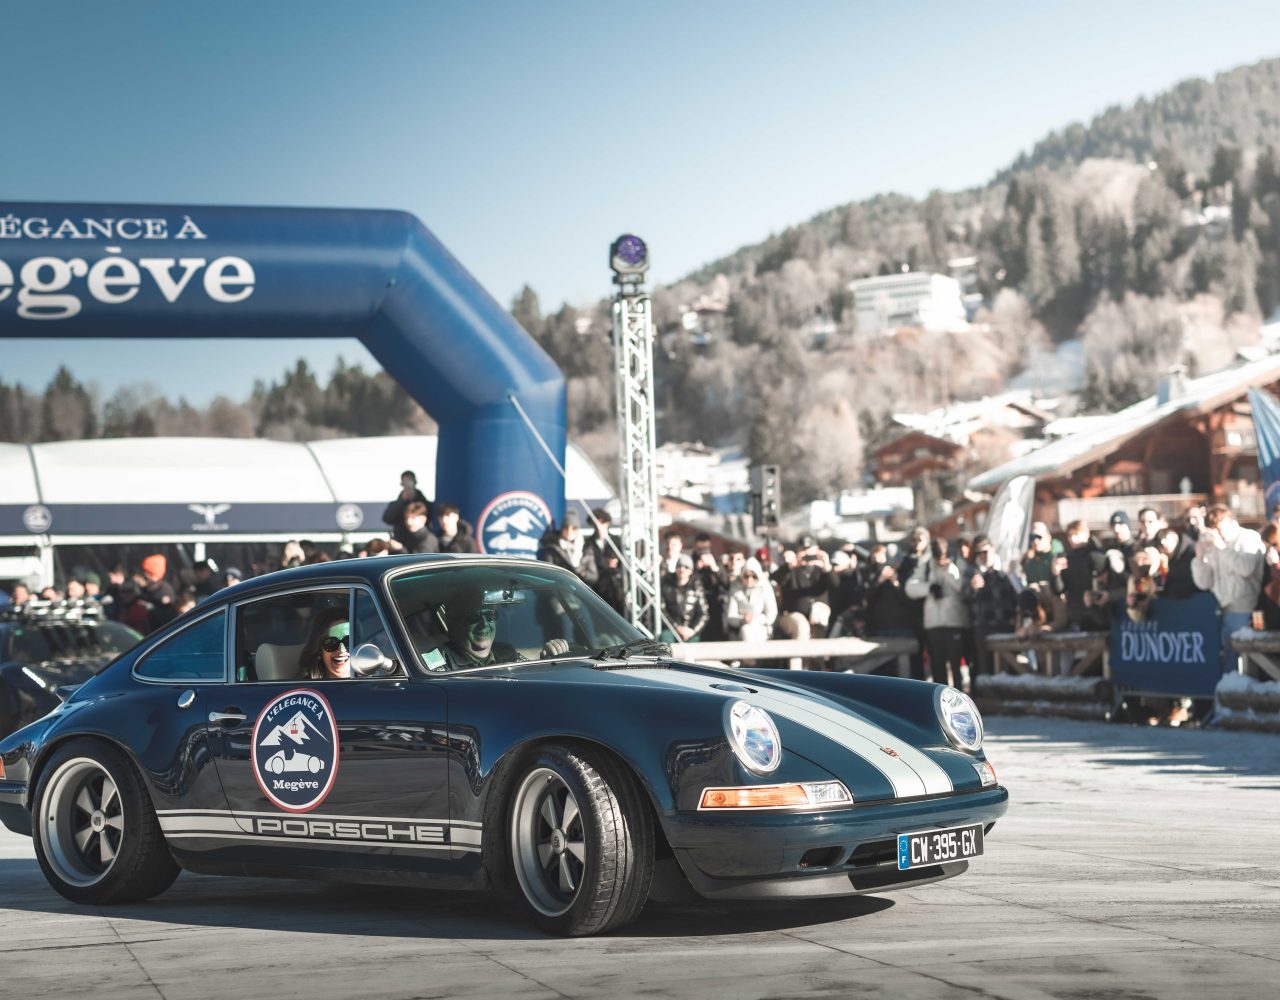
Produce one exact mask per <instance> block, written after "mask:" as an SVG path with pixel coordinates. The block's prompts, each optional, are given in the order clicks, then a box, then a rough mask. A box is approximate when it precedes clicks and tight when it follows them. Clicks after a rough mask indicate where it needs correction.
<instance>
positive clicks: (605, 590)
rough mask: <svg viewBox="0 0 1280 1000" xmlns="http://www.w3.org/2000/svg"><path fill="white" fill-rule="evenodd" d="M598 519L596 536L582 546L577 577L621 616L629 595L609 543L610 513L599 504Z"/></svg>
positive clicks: (593, 513) (619, 565) (616, 558)
mask: <svg viewBox="0 0 1280 1000" xmlns="http://www.w3.org/2000/svg"><path fill="white" fill-rule="evenodd" d="M591 517H592V519H593V520H594V522H595V528H596V531H595V535H594V536H593V537H592V538H591V539H590V541H588V542H587V543H586V544H585V545H584V546H583V549H582V562H581V563H580V564H579V566H578V576H580V577H581V578H582V582H583V583H585V584H586V585H587V586H588V587H590V588H591V589H592V590H594V591H595V592H596V593H597V594H599V595H600V597H601V598H602V599H603V600H604V602H605V604H607V605H609V607H611V608H613V610H614V611H616V612H618V614H620V615H625V614H626V607H627V595H626V590H625V588H624V585H623V580H622V568H621V561H620V560H619V558H618V554H617V552H616V551H615V549H614V548H613V547H611V546H610V544H609V542H608V537H609V524H610V523H611V522H612V518H611V517H610V516H609V512H608V511H607V510H605V509H604V508H603V507H599V508H597V509H595V510H593V511H592V512H591Z"/></svg>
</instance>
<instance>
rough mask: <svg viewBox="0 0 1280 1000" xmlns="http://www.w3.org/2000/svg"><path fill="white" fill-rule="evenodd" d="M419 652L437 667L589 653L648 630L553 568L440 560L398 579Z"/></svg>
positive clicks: (395, 584) (396, 587)
mask: <svg viewBox="0 0 1280 1000" xmlns="http://www.w3.org/2000/svg"><path fill="white" fill-rule="evenodd" d="M391 596H392V599H393V600H394V601H395V604H396V607H397V609H398V610H399V612H400V615H401V617H402V618H403V619H404V623H405V626H406V627H407V628H408V631H409V636H410V638H411V639H412V640H413V645H414V652H415V653H416V654H417V656H418V658H419V660H420V662H421V663H422V664H423V665H424V666H425V667H426V668H427V669H428V670H433V671H444V670H464V669H467V668H469V667H479V666H491V665H495V664H508V663H520V662H523V661H527V660H538V659H546V658H548V657H551V656H564V655H576V656H589V655H591V654H594V653H598V652H600V651H601V650H603V649H607V648H609V647H613V646H618V645H621V644H625V643H631V642H641V641H643V640H644V639H645V638H646V636H645V635H644V633H642V632H641V631H640V630H639V629H637V628H636V627H635V626H634V625H631V624H630V623H628V622H627V621H625V620H624V619H623V618H621V617H620V616H619V615H618V614H617V613H616V612H614V611H613V610H612V609H611V608H610V607H609V606H608V605H607V604H605V603H604V601H602V600H601V599H600V598H599V597H597V596H596V594H595V593H594V592H593V591H592V590H591V589H590V588H589V587H587V586H586V585H585V584H584V583H582V581H580V580H579V579H578V578H577V577H575V576H573V575H571V574H569V573H566V572H564V571H562V570H558V569H555V568H554V567H550V566H546V565H542V564H538V563H530V564H529V565H528V566H511V565H507V566H492V565H490V566H483V565H481V566H477V565H462V566H439V567H430V568H424V569H420V570H415V571H412V572H409V573H404V574H401V575H399V576H395V577H393V578H392V579H391Z"/></svg>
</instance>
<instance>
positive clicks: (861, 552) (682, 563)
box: [0, 471, 1280, 688]
mask: <svg viewBox="0 0 1280 1000" xmlns="http://www.w3.org/2000/svg"><path fill="white" fill-rule="evenodd" d="M589 519H590V521H591V524H590V526H589V528H590V530H591V534H590V535H589V536H588V535H586V534H585V533H584V526H583V525H582V523H581V519H580V515H579V512H578V511H577V510H575V509H572V508H571V509H569V510H568V511H567V512H566V514H565V516H564V518H563V521H562V523H561V524H560V525H559V526H558V527H553V528H552V529H550V530H548V532H547V533H546V534H545V535H544V536H543V538H542V539H541V541H540V544H539V547H538V558H539V559H542V560H544V561H546V562H550V563H553V564H555V565H558V566H561V567H563V568H565V569H568V570H569V571H571V572H573V573H576V574H577V575H578V576H579V577H580V578H581V579H582V580H583V581H584V582H585V583H586V584H587V585H588V586H590V587H591V588H592V589H593V590H594V591H595V592H596V593H597V594H599V595H600V597H601V598H602V599H603V600H604V601H605V602H606V603H607V604H609V605H610V606H611V607H612V608H614V609H615V610H616V611H618V612H620V613H625V611H626V608H625V592H624V586H623V576H622V572H621V567H620V563H619V553H618V550H617V548H616V546H615V545H614V543H613V542H612V541H611V540H610V538H609V527H610V517H609V514H608V513H607V512H606V511H604V510H602V509H601V510H595V511H591V512H590V515H589ZM383 521H384V522H385V523H386V524H387V526H388V529H389V530H388V534H387V537H385V538H383V537H375V538H373V539H371V540H370V541H369V542H368V543H367V544H365V545H364V546H362V547H360V548H359V549H358V550H357V549H354V548H351V547H346V548H344V549H339V550H337V552H336V553H330V552H329V551H328V550H326V549H325V548H324V547H323V546H319V545H315V544H312V543H310V542H307V541H293V542H289V543H288V544H286V545H285V546H284V549H283V552H282V553H281V554H280V558H279V559H274V558H270V557H268V558H265V559H264V560H263V561H262V562H254V563H252V564H248V565H249V567H250V570H249V572H248V573H247V574H246V573H242V571H241V570H240V569H238V568H236V567H228V568H226V569H220V568H219V567H218V566H217V564H216V563H214V562H213V560H203V561H200V562H197V563H195V565H194V566H190V567H182V568H180V569H178V570H176V571H175V570H174V569H173V567H171V566H170V565H169V561H168V560H167V559H166V557H165V556H164V555H162V554H160V553H153V554H151V555H148V556H147V557H146V558H144V559H142V560H141V562H140V563H139V564H138V565H137V566H135V567H133V568H132V570H131V571H130V570H127V569H126V567H124V566H116V567H115V568H113V569H111V570H110V571H108V572H107V573H106V574H105V576H106V578H105V580H104V579H103V578H102V577H101V576H99V574H97V573H95V572H91V571H88V570H85V569H83V568H77V569H74V570H73V571H72V572H71V573H70V574H69V575H68V576H67V578H66V579H65V581H64V582H63V583H61V584H60V585H59V586H56V587H46V588H45V589H44V590H42V591H41V592H40V593H39V594H33V593H32V592H31V591H30V590H29V589H28V587H27V586H25V585H24V584H22V583H18V584H16V585H15V586H14V587H13V588H12V592H11V593H7V592H5V591H4V590H0V605H3V604H5V603H16V604H22V603H24V602H25V601H27V600H30V599H33V598H38V599H42V600H51V601H61V600H71V601H77V600H88V601H99V602H101V603H102V605H103V607H104V609H105V611H106V613H107V614H108V615H109V616H110V617H112V618H114V619H116V620H118V621H120V622H122V623H124V624H126V625H129V626H131V627H133V628H135V629H136V630H137V631H139V632H140V633H142V634H144V635H145V634H147V633H149V632H152V631H154V630H156V629H157V628H160V627H162V626H163V625H165V624H167V623H168V622H170V621H172V620H173V619H174V618H175V617H177V616H178V615H180V614H182V613H183V612H184V611H186V610H188V609H190V608H191V607H194V606H195V605H196V604H197V603H198V602H199V601H201V600H203V599H204V598H206V597H208V596H210V595H211V594H213V593H215V592H217V591H218V590H220V589H222V588H223V587H226V586H229V585H231V584H234V583H236V582H238V581H239V580H241V579H243V578H246V577H249V576H256V575H259V574H260V573H265V572H270V571H272V570H274V569H279V568H283V567H290V566H299V565H305V564H310V563H318V562H326V561H329V560H330V559H333V558H371V557H377V556H380V555H389V554H394V553H423V552H446V553H475V552H478V551H479V546H478V545H477V541H476V538H475V532H474V530H473V528H472V526H471V525H470V524H469V523H468V522H467V521H465V520H463V519H462V517H461V516H460V511H459V509H458V507H457V506H456V505H455V504H452V503H441V504H439V505H437V506H435V508H434V509H433V506H432V503H431V501H429V500H428V499H427V498H426V497H425V496H424V495H423V493H422V492H421V491H420V490H419V489H418V487H417V480H416V477H415V476H414V474H413V473H412V472H411V471H406V472H405V473H404V474H403V475H402V476H401V481H400V490H399V492H398V494H397V495H396V497H395V498H394V499H393V500H392V501H391V502H390V503H389V504H388V505H387V507H386V509H385V511H384V512H383ZM662 544H663V550H662V557H661V602H660V603H661V610H662V616H663V625H664V628H663V636H662V637H663V638H664V639H666V640H668V641H680V642H700V641H717V640H725V639H743V640H747V641H753V642H758V641H764V640H767V639H771V638H787V639H808V638H824V637H828V636H829V637H839V636H862V637H867V638H872V639H874V638H913V639H915V640H917V642H918V644H919V648H920V650H921V652H920V653H919V654H918V655H916V656H915V657H914V658H913V669H914V671H915V673H916V675H917V676H919V677H922V678H926V677H927V678H931V679H932V680H934V681H936V682H939V683H953V684H955V685H956V686H959V687H964V688H969V687H970V686H971V684H972V682H973V678H975V677H976V676H978V675H981V674H984V673H990V672H991V670H992V666H993V664H992V656H991V653H990V651H989V649H988V648H987V640H988V637H989V636H991V635H994V634H1007V633H1015V634H1017V635H1019V636H1020V637H1022V638H1024V639H1032V638H1034V636H1035V635H1036V634H1037V633H1039V632H1044V631H1049V630H1056V631H1075V630H1083V631H1091V630H1106V629H1108V628H1109V627H1110V624H1111V621H1112V619H1113V617H1114V616H1116V615H1120V614H1122V615H1126V616H1128V617H1129V618H1131V619H1133V620H1138V621H1140V620H1142V619H1144V618H1145V617H1146V615H1147V613H1148V610H1149V609H1150V607H1151V602H1152V600H1153V599H1154V598H1156V597H1158V596H1160V595H1167V596H1170V597H1175V598H1184V597H1189V596H1191V595H1193V594H1196V593H1200V592H1208V593H1211V594H1213V596H1214V598H1215V599H1216V600H1217V603H1218V605H1219V606H1220V608H1221V610H1222V627H1223V633H1224V637H1225V636H1227V635H1229V634H1230V633H1231V632H1233V631H1235V630H1237V629H1239V628H1241V627H1243V626H1245V625H1247V624H1249V623H1250V616H1251V615H1252V614H1254V613H1255V612H1256V613H1257V614H1258V615H1260V616H1261V618H1262V619H1263V621H1264V622H1265V627H1266V628H1268V629H1273V630H1280V505H1278V506H1277V508H1276V509H1275V510H1274V511H1273V517H1272V521H1271V522H1270V523H1268V524H1267V525H1266V526H1265V528H1264V529H1263V531H1262V532H1261V534H1260V533H1259V532H1256V531H1253V530H1251V529H1248V528H1245V527H1242V526H1241V525H1240V524H1239V523H1238V521H1237V520H1236V518H1235V516H1234V514H1233V513H1232V511H1231V509H1230V508H1228V507H1226V506H1221V505H1218V506H1213V507H1209V508H1208V509H1207V510H1206V509H1205V508H1204V507H1200V506H1193V507H1191V508H1189V509H1188V510H1187V511H1186V512H1185V513H1184V515H1183V517H1182V518H1181V519H1180V520H1179V522H1178V523H1176V524H1174V525H1170V524H1167V523H1166V522H1165V521H1164V519H1163V518H1161V517H1160V515H1159V514H1158V513H1157V512H1156V511H1155V510H1153V509H1150V508H1147V509H1143V510H1142V511H1140V512H1139V513H1138V516H1137V526H1136V529H1135V526H1134V524H1133V523H1132V522H1131V521H1130V518H1129V516H1128V515H1127V514H1126V513H1125V512H1123V511H1117V512H1116V513H1115V514H1114V515H1113V516H1112V517H1111V518H1110V521H1109V530H1108V531H1107V532H1106V533H1104V534H1103V535H1102V536H1101V537H1095V535H1094V533H1093V532H1092V531H1091V530H1090V528H1089V526H1088V524H1086V523H1085V522H1083V521H1073V522H1071V523H1070V524H1068V525H1066V526H1065V530H1064V531H1063V532H1062V537H1061V538H1056V537H1054V534H1053V533H1052V532H1051V531H1050V529H1049V527H1048V525H1046V524H1044V523H1041V522H1036V523H1035V524H1033V525H1032V526H1031V531H1030V533H1029V539H1028V543H1027V546H1026V549H1025V551H1024V552H1023V553H1022V554H1021V556H1020V558H1018V559H1017V560H1015V561H1013V562H1012V564H1011V565H1008V566H1004V565H1001V561H1000V558H999V556H998V555H997V553H996V551H995V548H994V547H993V545H992V542H991V540H990V539H989V538H988V537H987V536H985V535H982V534H979V535H975V536H973V537H972V538H960V539H957V540H954V541H951V542H944V541H943V540H941V539H936V538H931V537H930V535H929V532H928V531H927V530H926V529H925V528H923V527H920V528H916V529H914V530H913V531H911V532H909V533H908V534H907V535H906V536H905V537H904V538H903V540H902V542H901V543H900V544H899V545H898V546H896V547H895V548H892V549H891V548H890V547H887V546H886V545H883V544H873V545H871V546H870V547H869V548H866V549H864V548H861V547H859V546H855V545H851V544H845V545H843V546H841V547H840V548H837V549H835V550H833V551H830V552H828V551H825V550H824V549H823V548H821V547H819V545H818V544H817V543H816V541H815V540H814V539H813V538H812V537H809V536H804V537H801V538H799V539H798V540H797V542H796V544H795V545H794V546H791V547H781V546H776V545H762V546H760V547H759V548H758V549H756V550H755V551H754V552H751V551H748V550H747V549H746V548H745V547H742V546H733V545H729V546H728V547H727V549H726V550H725V551H722V552H721V553H720V554H719V555H717V554H716V553H715V551H714V543H713V539H712V538H711V537H710V536H709V535H706V534H699V535H696V536H695V537H694V538H693V542H692V547H691V548H688V549H687V548H686V544H685V538H684V536H683V535H682V534H681V533H680V532H679V531H678V530H671V531H669V532H668V533H666V535H665V536H664V537H663V540H662ZM721 544H722V545H723V544H724V542H723V540H721ZM1259 624H1261V623H1259ZM1223 647H1224V649H1226V648H1228V647H1227V644H1226V643H1225V642H1224V643H1223ZM1228 655H1229V656H1230V655H1232V654H1228ZM1227 666H1228V668H1230V666H1232V664H1230V663H1228V664H1227Z"/></svg>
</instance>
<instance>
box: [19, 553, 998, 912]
mask: <svg viewBox="0 0 1280 1000" xmlns="http://www.w3.org/2000/svg"><path fill="white" fill-rule="evenodd" d="M982 736H983V730H982V720H981V718H980V717H979V715H978V711H977V709H976V708H975V707H974V705H973V703H972V702H971V701H970V700H969V699H968V698H967V697H965V696H964V695H963V694H961V693H960V692H958V691H956V690H954V689H952V688H948V687H941V686H938V685H934V684H927V683H924V682H919V681H910V680H902V679H898V678H890V677H878V676H856V675H851V674H839V673H819V672H814V673H809V672H799V671H797V672H791V671H773V670H728V669H716V668H711V667H705V666H695V665H691V664H686V663H680V662H676V661H674V660H672V658H671V656H670V652H669V650H668V649H667V647H665V646H663V645H662V644H659V643H655V642H653V641H652V640H650V639H649V638H648V637H647V636H645V635H644V634H643V633H641V632H640V631H639V630H637V629H636V628H634V627H633V626H631V625H629V624H628V623H627V622H625V621H624V620H622V619H621V618H619V617H618V616H617V615H616V614H614V613H613V612H612V611H611V610H610V609H609V608H608V607H607V606H606V605H605V604H604V603H603V602H602V601H600V600H599V599H598V598H597V597H596V596H595V595H594V594H593V593H592V592H591V591H590V590H589V589H588V588H587V587H585V586H584V585H583V584H582V583H581V582H580V581H579V580H578V579H577V578H576V577H574V576H573V575H572V574H570V573H567V572H564V571H562V570H559V569H556V568H554V567H551V566H547V565H545V564H541V563H534V562H529V561H524V560H512V559H490V558H483V557H447V556H441V557H397V558H379V559H364V560H348V561H345V562H334V563H326V564H323V565H318V566H307V567H302V568H298V569H293V570H286V571H284V572H281V573H275V574H272V575H270V576H264V577H260V578H258V579H256V580H252V581H249V582H247V583H243V584H240V585H238V586H236V587H233V588H231V589H229V590H225V591H223V592H221V593H219V594H218V595H216V596H215V597H214V598H213V599H211V600H209V601H206V602H205V603H204V604H202V605H200V606H199V607H197V608H196V609H194V610H193V611H191V612H188V613H187V614H186V615H184V616H183V617H182V618H180V619H178V620H177V621H175V622H174V623H173V624H172V625H171V626H170V627H168V628H166V629H164V630H163V631H162V632H159V633H157V634H154V635H152V636H150V637H148V638H147V639H146V640H145V641H144V642H142V643H141V644H139V645H138V646H137V647H135V648H134V649H132V650H130V651H129V652H128V653H126V654H124V655H123V656H121V657H119V658H118V659H117V660H116V661H115V662H114V663H113V664H111V665H110V666H108V667H107V668H106V669H105V670H104V671H102V672H101V673H100V674H98V675H97V676H95V677H93V678H92V679H91V680H89V681H88V682H87V683H85V684H84V685H83V686H81V687H80V688H79V689H77V690H76V691H74V693H72V694H70V695H69V697H68V698H67V700H66V701H65V702H63V703H62V704H61V705H60V706H59V707H58V708H57V709H55V710H54V711H53V712H51V713H50V714H49V715H47V716H45V717H44V718H43V719H40V720H39V721H37V722H34V723H32V724H30V725H28V726H26V727H25V728H23V729H21V730H19V731H17V732H16V733H13V734H12V735H10V736H9V737H7V738H5V739H4V740H3V742H0V765H2V766H0V819H3V821H4V823H5V825H6V826H8V827H9V828H10V829H11V830H16V831H19V832H21V833H25V834H28V835H31V836H32V837H33V838H34V840H35V848H36V855H37V858H38V859H39V862H40V867H41V868H42V870H43V871H44V873H45V875H46V877H47V878H48V879H49V882H50V884H51V885H52V886H53V888H54V889H56V890H57V891H58V892H59V893H61V894H62V895H64V896H66V897H67V898H68V899H71V900H74V901H76V902H80V903H87V904H93V905H100V904H106V903H120V902H126V901H134V900H140V899H145V898H148V897H150V896H154V895H156V894H157V893H160V892H163V891H164V890H165V889H166V888H167V887H168V886H169V884H170V883H171V882H172V881H173V880H174V878H175V877H176V876H177V874H178V872H179V870H180V869H182V868H186V869H188V870H190V871H194V872H205V873H214V874H234V875H245V874H249V875H272V876H286V877H295V878H314V879H329V880H337V881H349V882H388V883H395V884H411V885H412V884H417V885H422V886H432V887H441V888H509V889H511V890H514V892H515V893H516V894H517V895H518V897H519V898H520V899H521V900H522V901H523V904H524V905H525V907H526V908H527V910H528V912H529V914H530V916H531V917H532V919H533V920H534V921H535V922H536V923H537V924H538V925H539V926H541V927H542V928H544V929H546V930H549V931H553V932H558V933H563V934H592V933H599V932H602V931H608V930H611V929H613V928H616V927H620V926H621V925H623V924H625V923H627V922H628V921H630V920H632V919H634V918H635V917H636V915H637V914H638V913H639V912H640V910H641V908H642V907H643V906H644V904H645V901H646V900H647V899H648V898H650V896H651V895H654V896H658V895H668V894H670V893H674V892H683V893H686V894H687V893H689V892H690V890H692V891H693V892H694V893H696V894H699V895H701V896H703V897H706V898H709V899H725V900H729V899H762V898H778V899H787V898H792V899H793V898H810V897H821V896H842V895H850V894H857V893H867V892H880V891H884V890H889V889H898V888H903V887H906V886H916V885H921V884H923V883H927V882H935V881H938V880H940V879H945V878H950V877H951V876H953V875H958V874H960V873H961V872H963V871H965V869H966V868H967V867H968V862H969V859H971V858H974V857H977V856H979V855H981V854H982V853H983V849H984V844H983V840H984V836H985V835H986V834H987V833H988V832H989V831H990V830H991V826H992V824H993V823H994V822H995V820H996V819H997V818H998V817H999V816H1001V815H1002V814H1003V813H1004V811H1005V809H1006V807H1007V804H1008V793H1007V792H1006V791H1005V789H1004V788H1002V787H1001V786H1000V785H999V784H997V781H996V775H995V771H994V769H993V768H992V766H991V765H990V764H989V763H988V762H987V760H986V758H985V756H984V754H983V751H982Z"/></svg>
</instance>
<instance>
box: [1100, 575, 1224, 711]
mask: <svg viewBox="0 0 1280 1000" xmlns="http://www.w3.org/2000/svg"><path fill="white" fill-rule="evenodd" d="M1221 639H1222V619H1221V617H1220V616H1219V614H1218V602H1217V601H1216V600H1215V599H1214V597H1213V595H1212V594H1196V595H1195V596H1194V597H1188V598H1186V599H1184V600H1174V599H1172V598H1167V597H1161V598H1157V599H1156V600H1155V601H1153V602H1151V605H1150V608H1149V610H1148V612H1147V620H1146V621H1142V622H1135V621H1130V620H1129V616H1128V615H1127V614H1125V612H1124V610H1123V609H1120V610H1119V611H1118V612H1117V614H1116V616H1115V618H1114V619H1113V621H1112V625H1111V677H1112V680H1114V681H1115V682H1116V684H1118V685H1120V686H1121V687H1124V688H1130V689H1132V690H1135V691H1143V692H1149V693H1151V694H1169V695H1182V696H1185V697H1188V698H1192V697H1209V696H1212V695H1213V692H1214V689H1215V688H1216V687H1217V685H1218V681H1219V680H1220V679H1221V678H1222V660H1221V652H1222V650H1221Z"/></svg>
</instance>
